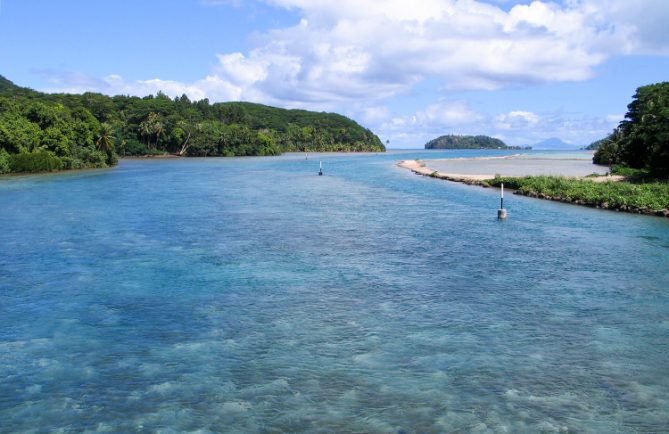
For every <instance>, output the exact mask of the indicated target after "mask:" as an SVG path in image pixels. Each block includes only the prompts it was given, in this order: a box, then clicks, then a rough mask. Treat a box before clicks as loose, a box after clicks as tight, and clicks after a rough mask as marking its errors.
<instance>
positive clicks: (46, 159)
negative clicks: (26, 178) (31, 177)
mask: <svg viewBox="0 0 669 434" xmlns="http://www.w3.org/2000/svg"><path fill="white" fill-rule="evenodd" d="M9 165H10V167H11V169H12V172H50V171H52V170H60V169H62V168H63V162H62V160H61V159H60V158H58V157H57V156H56V155H54V153H53V152H51V151H47V150H45V149H41V148H40V149H35V150H34V151H32V152H25V151H24V152H20V153H18V154H10V156H9Z"/></svg>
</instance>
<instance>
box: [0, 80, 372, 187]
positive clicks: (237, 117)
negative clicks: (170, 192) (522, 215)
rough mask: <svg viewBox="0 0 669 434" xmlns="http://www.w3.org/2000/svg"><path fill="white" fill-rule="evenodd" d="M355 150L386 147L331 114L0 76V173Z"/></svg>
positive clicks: (355, 124)
mask: <svg viewBox="0 0 669 434" xmlns="http://www.w3.org/2000/svg"><path fill="white" fill-rule="evenodd" d="M362 151H369V152H383V151H385V146H384V145H383V143H382V142H381V140H380V139H379V138H378V136H376V135H375V134H374V133H373V132H372V131H370V130H369V129H366V128H363V127H362V126H360V125H359V124H357V123H356V122H355V121H353V120H351V119H349V118H347V117H345V116H342V115H339V114H336V113H317V112H311V111H306V110H286V109H281V108H276V107H269V106H265V105H262V104H253V103H249V102H225V103H214V104H211V103H210V102H209V100H208V99H206V98H205V99H202V100H199V101H191V100H190V99H189V98H188V96H186V95H185V94H184V95H182V96H180V97H176V98H174V99H172V98H170V97H168V96H167V95H165V94H164V93H162V92H158V94H157V95H155V96H154V95H149V96H146V97H143V98H140V97H137V96H127V95H118V96H113V97H110V96H106V95H102V94H99V93H90V92H87V93H84V94H82V95H73V94H62V93H59V94H48V93H43V92H38V91H35V90H32V89H28V88H25V87H19V86H17V85H15V84H14V83H12V82H11V81H10V80H8V79H6V78H5V77H3V76H1V75H0V174H2V173H10V172H41V171H52V170H63V169H81V168H95V167H108V166H112V165H114V164H116V162H117V159H118V157H119V156H121V157H123V156H146V155H177V156H194V157H204V156H256V155H258V156H260V155H279V154H281V153H283V152H362Z"/></svg>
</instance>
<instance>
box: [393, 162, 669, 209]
mask: <svg viewBox="0 0 669 434" xmlns="http://www.w3.org/2000/svg"><path fill="white" fill-rule="evenodd" d="M397 166H399V167H402V168H405V169H409V170H411V171H412V172H413V173H415V174H417V175H422V176H429V177H430V178H438V179H443V180H446V181H453V182H460V183H463V184H468V185H478V186H480V187H485V188H489V187H491V185H490V184H489V183H488V181H489V180H491V179H494V178H495V176H494V175H489V174H482V175H463V174H457V173H442V172H438V171H436V170H434V169H431V168H429V167H427V166H426V165H425V163H424V162H423V161H420V160H404V161H400V162H399V163H397ZM623 179H624V177H621V176H607V177H600V178H589V180H590V181H591V182H605V181H621V180H623ZM509 190H511V191H513V194H516V195H520V196H526V197H532V198H536V199H544V200H552V201H555V202H562V203H569V204H572V205H580V206H587V207H590V208H597V209H605V210H610V211H619V212H627V213H632V214H643V215H649V216H657V217H665V218H667V217H669V209H667V208H665V209H661V210H654V209H650V208H643V207H635V206H630V205H615V204H609V203H608V202H606V201H586V200H581V199H572V198H571V197H563V196H549V195H547V194H544V193H536V192H524V191H520V190H512V189H509Z"/></svg>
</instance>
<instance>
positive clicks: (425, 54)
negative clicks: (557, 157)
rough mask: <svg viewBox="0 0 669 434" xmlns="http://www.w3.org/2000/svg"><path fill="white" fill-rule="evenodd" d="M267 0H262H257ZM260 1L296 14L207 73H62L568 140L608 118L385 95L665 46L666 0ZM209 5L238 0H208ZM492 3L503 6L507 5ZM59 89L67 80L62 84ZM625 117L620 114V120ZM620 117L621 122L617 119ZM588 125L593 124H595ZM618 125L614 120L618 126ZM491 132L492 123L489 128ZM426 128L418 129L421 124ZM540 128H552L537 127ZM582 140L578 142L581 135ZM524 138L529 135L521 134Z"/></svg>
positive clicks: (582, 71)
mask: <svg viewBox="0 0 669 434" xmlns="http://www.w3.org/2000/svg"><path fill="white" fill-rule="evenodd" d="M256 1H260V0H256ZM491 1H493V3H496V4H493V3H490V2H484V1H482V0H415V1H412V2H408V1H406V0H385V1H380V0H367V1H364V0H339V1H337V2H333V1H331V0H264V2H265V3H268V4H270V5H273V6H275V7H279V8H285V9H290V10H292V11H294V12H295V13H296V14H298V15H299V17H300V18H301V19H300V21H299V23H298V24H296V25H294V26H290V27H285V28H278V29H273V30H268V31H266V32H265V33H261V34H259V35H257V37H254V39H253V41H254V44H255V45H254V48H252V49H250V50H249V51H248V52H244V53H241V52H229V53H220V54H218V55H217V60H218V62H217V64H216V66H215V67H214V68H212V70H211V71H208V75H207V76H206V77H204V78H202V79H200V80H197V81H194V82H192V83H180V82H176V81H171V80H165V79H157V78H156V79H149V80H141V81H127V80H124V79H122V78H121V77H119V76H109V77H106V78H104V79H102V80H101V81H98V82H95V81H86V80H84V79H82V78H81V77H77V80H72V81H71V82H67V80H65V81H63V82H61V83H58V85H59V86H62V87H67V88H68V90H98V91H101V92H105V93H109V94H116V93H124V94H138V95H144V94H147V93H155V92H157V91H158V90H162V91H164V92H165V93H167V94H168V95H170V96H176V95H180V94H181V93H186V94H188V95H189V96H190V97H191V99H200V98H204V97H208V98H210V99H211V100H213V101H223V100H248V101H254V102H261V103H266V104H271V105H277V106H283V107H300V108H307V109H315V110H337V111H349V112H350V111H353V112H355V113H357V114H359V115H360V116H361V118H362V119H363V120H364V121H365V122H368V123H370V124H372V125H371V126H378V127H379V129H378V130H379V132H380V133H381V134H384V133H388V134H390V133H393V134H396V135H397V137H404V138H406V139H407V140H413V139H412V137H413V136H412V134H413V132H414V131H417V130H419V129H423V131H426V133H425V134H431V133H432V132H437V131H441V130H442V129H443V128H455V127H457V128H458V129H459V130H460V131H462V132H463V133H466V132H467V129H472V130H473V129H474V127H476V129H477V132H479V131H480V132H482V133H485V132H486V131H487V132H488V133H490V134H497V135H505V136H506V135H508V136H509V137H511V135H512V134H514V136H513V137H517V140H525V139H527V141H528V142H527V143H531V140H533V138H534V137H539V136H540V135H542V134H544V133H546V132H547V131H548V130H549V129H551V128H555V129H556V130H557V131H554V132H552V133H551V134H548V136H549V137H550V136H555V135H558V134H559V132H563V133H564V136H561V137H564V139H565V140H569V137H575V134H576V133H574V131H581V134H582V135H583V136H584V137H589V136H592V135H595V134H599V131H600V130H601V128H602V126H603V125H604V124H606V125H607V128H606V129H607V130H608V129H609V125H611V124H612V123H613V121H614V119H613V118H606V119H598V120H591V121H583V123H582V124H580V125H586V126H581V127H577V126H575V125H576V124H577V123H578V121H577V119H571V118H569V117H564V116H550V115H546V114H535V113H531V112H528V111H523V110H517V111H512V112H509V113H502V114H480V113H474V112H472V111H471V110H470V109H469V108H468V107H467V105H466V104H465V103H464V102H447V103H446V102H442V103H439V104H434V105H430V106H428V107H426V108H425V109H422V110H418V111H416V113H414V114H413V115H412V116H404V117H397V116H396V117H395V118H393V116H392V114H391V113H390V112H389V110H388V109H387V108H386V104H385V101H386V100H387V99H388V98H390V97H406V95H407V94H408V93H409V92H411V90H412V89H413V88H414V86H415V85H416V84H417V83H420V82H421V81H423V80H425V79H427V78H429V79H431V80H433V81H436V82H438V83H439V84H440V86H441V89H442V90H447V91H448V90H453V89H458V90H460V89H478V90H481V89H483V90H494V89H499V88H503V87H506V86H515V85H522V86H525V85H528V84H541V83H554V82H564V81H582V80H587V79H589V78H591V77H593V75H594V73H595V67H597V66H598V65H600V64H601V63H603V62H604V61H605V60H606V59H608V58H610V57H612V56H619V55H632V54H662V55H667V54H669V26H667V25H666V23H667V22H669V3H667V2H666V0H640V1H634V2H626V1H621V0H564V1H563V2H560V3H558V2H551V1H532V2H530V3H524V4H516V5H515V6H511V4H507V3H509V2H507V1H506V0H491ZM201 3H202V4H208V5H215V4H219V5H231V4H237V5H239V4H241V0H201ZM497 4H505V5H504V7H500V6H498V5H497ZM61 89H62V88H61ZM616 119H618V118H616ZM616 122H617V121H616ZM587 125H590V126H591V127H592V128H591V131H586V130H588V128H590V127H588V126H587ZM614 126H615V125H614ZM483 130H486V131H483ZM421 134H422V133H421ZM541 138H545V137H540V139H541ZM576 141H578V140H576ZM515 144H525V143H515Z"/></svg>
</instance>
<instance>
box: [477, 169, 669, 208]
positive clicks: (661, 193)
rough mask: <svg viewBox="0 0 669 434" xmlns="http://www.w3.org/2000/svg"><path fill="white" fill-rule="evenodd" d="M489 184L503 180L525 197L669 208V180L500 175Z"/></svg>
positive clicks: (625, 206) (600, 205)
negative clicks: (644, 180)
mask: <svg viewBox="0 0 669 434" xmlns="http://www.w3.org/2000/svg"><path fill="white" fill-rule="evenodd" d="M485 183H486V184H488V185H491V186H495V187H499V186H500V185H501V184H502V183H503V184H504V186H505V187H507V188H511V189H514V190H516V191H517V192H518V193H519V194H521V195H525V196H531V197H539V198H542V199H551V200H558V201H561V202H569V203H574V204H578V205H587V206H593V207H598V208H605V209H616V210H621V211H628V212H639V213H644V214H657V215H667V211H666V210H669V183H667V182H662V181H651V182H615V181H607V182H595V181H594V180H591V179H574V178H565V177H560V176H527V177H522V178H515V177H500V176H498V177H495V179H492V180H488V181H485Z"/></svg>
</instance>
